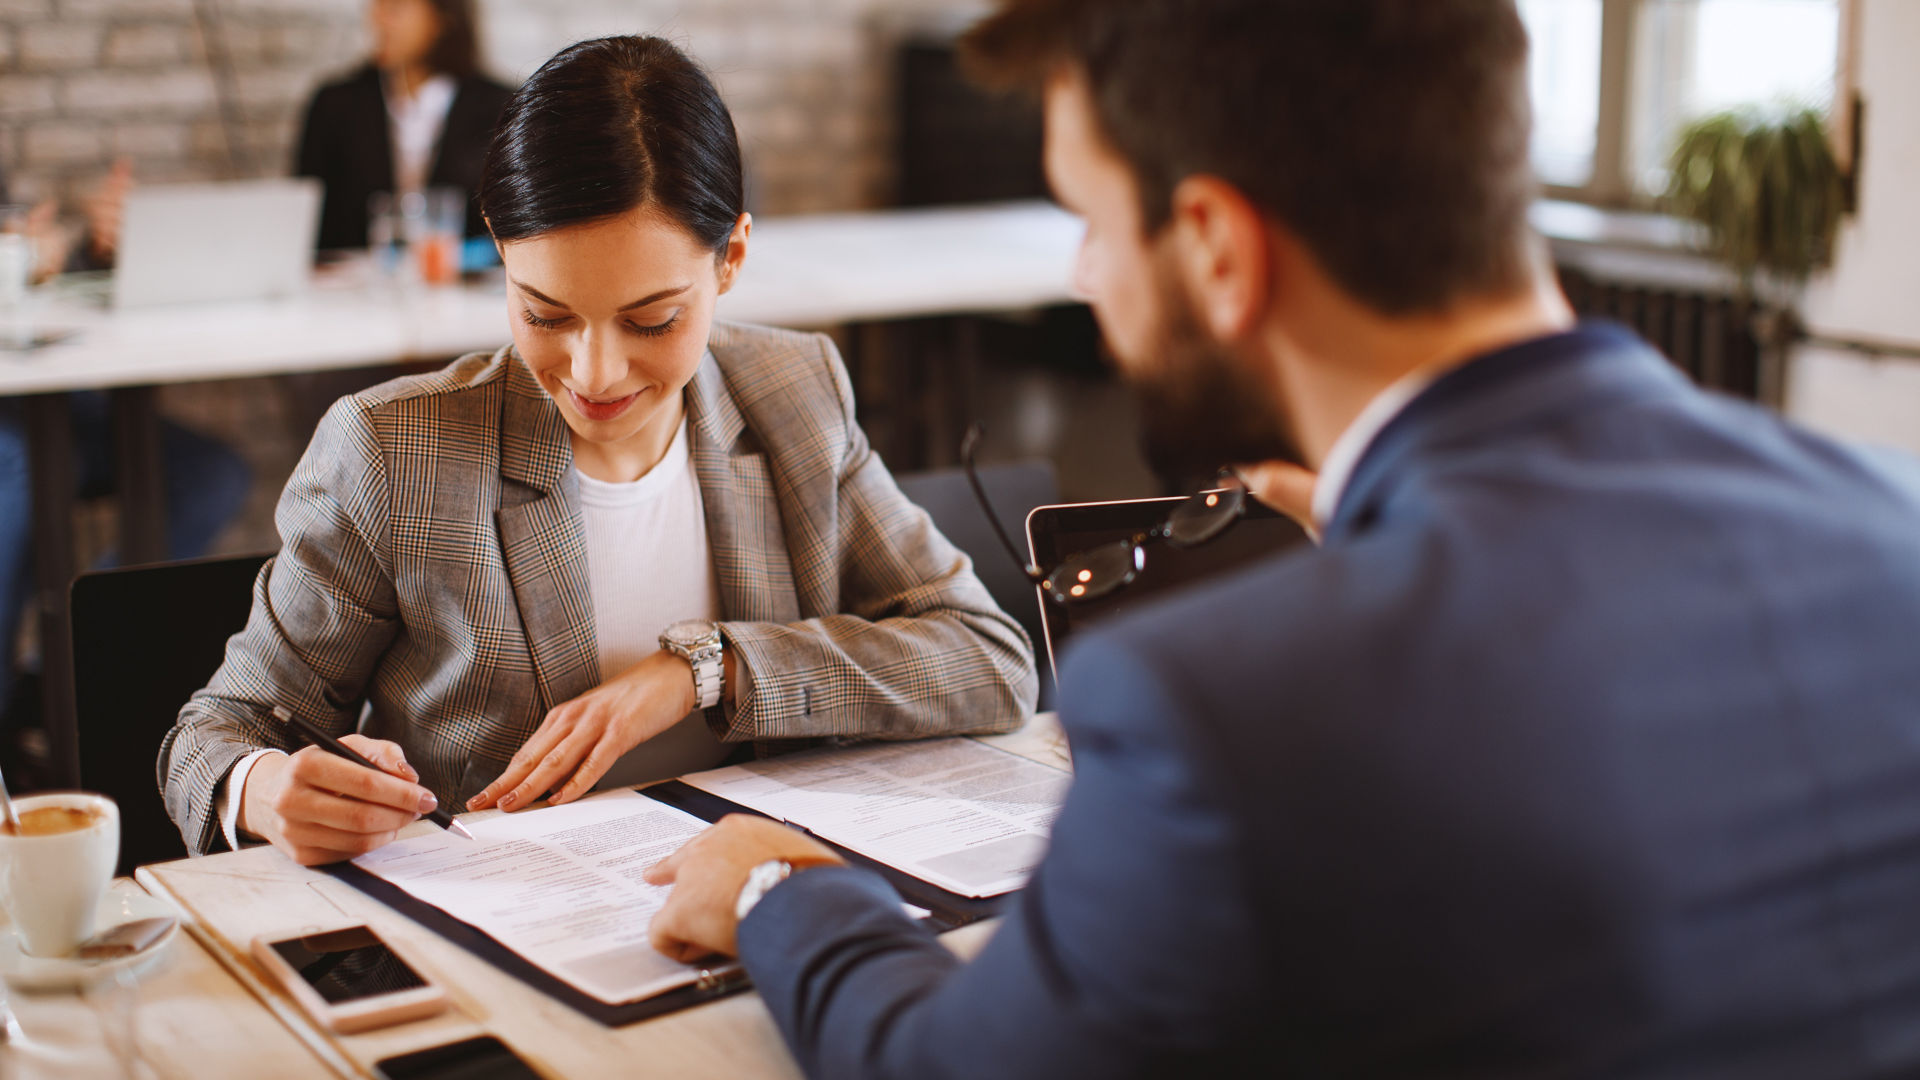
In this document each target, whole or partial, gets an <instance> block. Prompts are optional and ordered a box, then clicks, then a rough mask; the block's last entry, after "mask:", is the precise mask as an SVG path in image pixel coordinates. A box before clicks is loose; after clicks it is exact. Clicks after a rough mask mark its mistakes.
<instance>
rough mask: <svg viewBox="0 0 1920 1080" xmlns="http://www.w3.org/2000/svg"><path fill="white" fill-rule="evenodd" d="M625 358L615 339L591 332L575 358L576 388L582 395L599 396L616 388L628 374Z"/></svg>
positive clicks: (582, 341)
mask: <svg viewBox="0 0 1920 1080" xmlns="http://www.w3.org/2000/svg"><path fill="white" fill-rule="evenodd" d="M626 370H627V362H626V358H625V357H624V356H622V355H621V354H620V343H619V342H618V341H617V340H616V339H615V337H614V335H612V334H607V333H599V332H596V331H594V330H591V329H590V330H588V331H587V332H586V334H585V335H584V336H582V338H581V339H580V346H579V348H578V349H576V350H575V351H574V354H573V384H574V387H575V389H576V390H578V391H579V392H580V393H583V394H599V393H602V392H603V391H606V390H609V389H612V388H613V385H614V384H615V383H617V382H619V381H620V379H621V377H622V376H623V375H625V374H626Z"/></svg>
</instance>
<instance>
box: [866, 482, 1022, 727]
mask: <svg viewBox="0 0 1920 1080" xmlns="http://www.w3.org/2000/svg"><path fill="white" fill-rule="evenodd" d="M896 479H898V480H899V482H900V490H901V491H903V492H905V493H906V496H907V498H909V499H911V500H913V501H914V502H915V503H917V504H919V505H920V507H921V508H922V509H924V510H926V512H927V513H928V515H930V516H931V517H932V518H933V524H934V526H935V527H936V528H938V529H939V530H940V532H941V533H942V534H943V535H945V536H946V538H947V539H948V540H951V541H953V544H954V546H955V547H957V548H959V549H960V550H961V551H964V552H966V553H967V556H968V557H969V558H971V559H972V560H973V572H974V573H975V574H976V575H978V576H979V578H980V582H981V584H983V585H985V586H986V587H987V591H988V592H989V593H992V594H993V600H994V603H997V604H999V605H1000V609H1001V610H1002V611H1005V612H1006V613H1007V614H1009V615H1011V616H1013V618H1014V620H1015V621H1016V622H1018V623H1019V624H1020V627H1021V629H1023V630H1025V631H1026V632H1027V638H1028V640H1030V641H1032V642H1033V646H1034V648H1035V649H1036V650H1039V649H1042V645H1041V642H1042V641H1043V640H1044V639H1043V638H1042V637H1041V629H1040V596H1039V594H1038V593H1037V592H1035V591H1034V587H1033V583H1032V582H1030V581H1028V580H1027V579H1026V577H1025V575H1023V574H1021V573H1020V568H1019V567H1017V566H1015V565H1013V560H1011V559H1009V558H1007V552H1006V549H1005V548H1003V547H1001V546H1000V541H999V539H998V538H997V537H995V536H994V534H993V526H992V525H989V524H988V523H987V519H986V516H985V515H983V514H982V513H981V512H980V503H979V500H977V499H975V498H974V497H973V489H972V488H970V487H968V486H967V474H966V472H965V471H963V470H961V469H933V470H930V471H928V472H921V473H906V474H902V475H901V476H899V477H897V478H896ZM980 485H981V486H982V487H984V488H986V490H987V499H988V500H989V501H990V502H992V503H993V511H994V513H996V514H998V515H1000V520H1001V522H1002V523H1004V524H1005V525H1006V527H1007V531H1008V532H1010V533H1012V534H1013V540H1014V543H1016V544H1022V543H1024V542H1025V535H1026V531H1025V530H1026V521H1027V513H1028V512H1029V511H1031V510H1032V509H1033V508H1034V507H1036V506H1046V505H1047V504H1049V503H1055V502H1058V501H1060V489H1059V485H1058V484H1057V483H1056V482H1055V480H1054V474H1053V463H1052V462H1048V461H1021V462H1014V463H1012V464H1007V465H985V466H982V467H981V469H980ZM1022 555H1023V557H1024V551H1023V552H1022ZM1052 704H1053V680H1052V679H1048V678H1044V677H1043V678H1042V679H1041V680H1040V707H1041V708H1042V709H1047V708H1051V707H1052Z"/></svg>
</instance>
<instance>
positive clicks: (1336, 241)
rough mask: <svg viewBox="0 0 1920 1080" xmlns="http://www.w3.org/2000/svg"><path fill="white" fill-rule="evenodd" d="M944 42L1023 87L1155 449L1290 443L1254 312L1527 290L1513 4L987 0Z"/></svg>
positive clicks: (1406, 314) (1286, 316)
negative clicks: (1031, 95)
mask: <svg viewBox="0 0 1920 1080" xmlns="http://www.w3.org/2000/svg"><path fill="white" fill-rule="evenodd" d="M966 46H967V51H968V56H969V59H970V61H971V63H972V65H973V67H974V69H975V70H976V71H977V72H979V73H981V74H982V75H983V76H985V77H986V79H987V80H988V81H990V82H995V83H998V84H1001V85H1016V86H1018V85H1024V86H1027V87H1036V88H1042V89H1044V92H1045V105H1046V118H1047V169H1048V174H1049V177H1050V178H1051V180H1052V182H1053V185H1054V187H1055V190H1056V192H1057V194H1058V195H1059V196H1060V198H1061V200H1062V201H1063V202H1064V203H1065V204H1067V205H1068V207H1069V208H1070V209H1073V210H1075V211H1077V212H1079V213H1080V214H1082V215H1084V216H1085V217H1086V219H1087V222H1088V235H1087V240H1086V242H1085V245H1084V246H1083V248H1082V251H1081V255H1080V261H1079V265H1078V269H1077V272H1076V273H1077V279H1078V282H1077V283H1078V285H1079V287H1080V288H1081V289H1082V290H1083V291H1084V292H1085V293H1086V294H1087V296H1088V298H1089V299H1090V300H1091V301H1092V303H1093V305H1094V308H1095V311H1096V313H1097V314H1098V315H1099V317H1100V321H1101V324H1102V326H1103V327H1104V329H1105V330H1106V333H1107V337H1108V340H1109V343H1110V344H1111V345H1112V347H1113V349H1114V351H1115V353H1116V354H1117V356H1118V358H1119V360H1120V362H1121V365H1122V367H1123V368H1125V369H1126V371H1127V374H1128V376H1129V378H1130V379H1131V380H1133V381H1134V382H1135V383H1136V385H1138V386H1139V387H1140V388H1141V389H1142V391H1143V393H1144V394H1145V395H1146V397H1147V399H1148V400H1147V402H1146V405H1147V409H1146V415H1147V416H1148V418H1149V421H1150V424H1151V425H1152V426H1154V427H1156V428H1157V429H1158V431H1157V432H1156V434H1158V435H1159V436H1160V438H1159V439H1158V440H1157V441H1159V442H1161V443H1162V446H1161V447H1160V449H1161V450H1162V451H1171V452H1172V453H1171V454H1170V455H1169V457H1170V460H1171V461H1172V463H1177V464H1182V465H1190V466H1195V467H1199V468H1210V467H1212V466H1214V465H1218V464H1221V463H1223V462H1226V461H1243V460H1257V459H1260V458H1272V457H1291V456H1294V454H1295V452H1297V449H1298V447H1297V446H1296V445H1295V442H1296V440H1295V438H1294V436H1293V433H1292V432H1290V431H1288V430H1286V424H1285V422H1284V421H1283V420H1281V419H1280V415H1281V410H1279V409H1277V408H1276V404H1277V403H1278V402H1280V401H1283V400H1285V399H1286V397H1287V396H1288V394H1289V393H1290V392H1291V388H1289V387H1286V386H1282V385H1280V383H1281V382H1284V381H1285V379H1286V375H1285V374H1284V373H1280V372H1276V370H1275V367H1274V365H1273V364H1271V363H1263V362H1260V358H1259V357H1257V356H1256V355H1255V354H1262V355H1264V356H1265V357H1266V358H1268V359H1270V356H1271V353H1272V351H1273V349H1274V348H1275V347H1276V342H1275V335H1274V331H1275V329H1276V328H1278V329H1279V330H1280V331H1281V333H1280V342H1279V344H1278V347H1279V348H1280V349H1282V350H1285V349H1286V348H1288V347H1289V346H1291V347H1296V348H1302V349H1311V348H1312V347H1313V346H1314V345H1316V344H1318V343H1317V342H1312V341H1311V340H1310V339H1311V337H1312V329H1311V327H1309V326H1308V325H1307V324H1308V323H1309V322H1311V321H1312V319H1313V318H1314V317H1315V315H1316V313H1317V312H1324V311H1325V310H1326V309H1328V308H1329V307H1339V308H1342V309H1343V310H1351V311H1353V312H1355V313H1357V314H1360V315H1364V316H1368V317H1372V318H1376V319H1379V320H1388V321H1390V320H1406V319H1422V318H1432V317H1436V316H1442V315H1444V314H1445V313H1447V312H1449V311H1450V310H1452V309H1454V308H1455V307H1457V306H1459V305H1461V304H1463V303H1471V302H1474V301H1478V300H1482V299H1485V298H1488V297H1499V296H1503V295H1509V294H1514V293H1520V292H1525V291H1526V290H1528V289H1529V288H1530V287H1531V285H1532V277H1533V274H1534V272H1535V265H1534V254H1533V238H1532V234H1531V232H1530V231H1529V229H1528V227H1527V205H1528V203H1529V201H1530V199H1531V197H1532V193H1533V181H1532V175H1531V172H1530V169H1529V167H1528V162H1527V141H1528V133H1529V126H1530V124H1529V112H1528V104H1527V80H1526V51H1527V43H1526V33H1525V30H1524V28H1523V27H1522V25H1521V23H1520V19H1519V15H1518V13H1517V12H1516V10H1515V9H1514V6H1513V3H1512V0H1008V2H1007V3H1006V4H1005V5H1004V6H1003V7H1002V9H1001V10H1000V11H999V12H998V13H997V14H996V15H994V16H992V17H990V18H989V19H988V20H987V21H985V22H984V23H982V24H981V25H980V26H979V27H977V28H976V29H975V30H974V31H973V33H972V34H971V35H970V36H969V38H968V40H967V43H966ZM1289 339H1291V340H1289ZM1258 342H1264V345H1263V346H1262V347H1261V348H1256V343H1258ZM1173 441H1177V442H1179V443H1180V444H1181V445H1178V446H1172V445H1167V444H1168V443H1169V442H1173Z"/></svg>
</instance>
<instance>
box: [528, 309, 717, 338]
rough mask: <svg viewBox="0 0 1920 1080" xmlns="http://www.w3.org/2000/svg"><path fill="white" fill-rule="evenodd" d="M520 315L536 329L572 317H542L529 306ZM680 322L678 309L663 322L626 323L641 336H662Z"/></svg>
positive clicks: (554, 327)
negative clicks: (648, 323) (647, 323)
mask: <svg viewBox="0 0 1920 1080" xmlns="http://www.w3.org/2000/svg"><path fill="white" fill-rule="evenodd" d="M520 317H521V318H522V319H524V320H526V323H527V325H528V326H531V327H533V328H535V329H536V330H558V329H559V328H560V327H562V326H564V325H566V323H567V322H568V321H569V320H570V319H571V316H567V315H562V316H560V317H559V318H555V319H546V318H542V317H540V316H538V315H535V314H534V313H533V312H532V310H530V309H528V308H521V309H520ZM679 323H680V313H679V312H677V311H676V312H674V313H673V315H672V317H671V318H669V319H667V321H666V322H663V323H654V324H651V325H646V324H641V323H636V322H632V321H629V322H628V323H627V324H626V326H627V329H628V330H630V331H632V332H633V333H636V334H639V335H640V336H641V337H660V336H661V335H663V334H670V333H672V332H673V328H674V327H675V326H677V325H679Z"/></svg>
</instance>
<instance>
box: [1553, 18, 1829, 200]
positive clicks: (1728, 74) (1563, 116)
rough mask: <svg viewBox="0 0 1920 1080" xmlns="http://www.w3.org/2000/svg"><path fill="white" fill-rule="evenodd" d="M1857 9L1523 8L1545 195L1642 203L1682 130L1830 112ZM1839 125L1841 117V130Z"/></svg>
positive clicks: (1661, 181)
mask: <svg viewBox="0 0 1920 1080" xmlns="http://www.w3.org/2000/svg"><path fill="white" fill-rule="evenodd" d="M1851 2H1852V0H1520V14H1521V17H1522V19H1524V20H1525V22H1526V24H1527V31H1528V33H1529V35H1530V36H1531V37H1532V39H1533V40H1532V69H1531V71H1530V72H1529V81H1530V85H1531V88H1532V92H1533V101H1534V139H1533V161H1534V168H1535V171H1536V172H1538V174H1539V176H1540V180H1541V182H1542V184H1544V185H1545V186H1546V188H1547V190H1548V192H1549V194H1552V195H1556V196H1559V197H1565V198H1576V199H1582V200H1585V201H1589V202H1597V203H1605V204H1614V205H1620V204H1628V203H1634V202H1644V201H1646V200H1648V199H1649V198H1651V197H1652V196H1654V195H1656V194H1658V193H1659V192H1660V191H1661V190H1662V189H1663V188H1664V187H1665V186H1666V169H1665V164H1666V157H1667V152H1668V150H1669V149H1670V148H1671V147H1672V145H1673V141H1674V139H1675V137H1676V136H1677V135H1678V134H1679V132H1680V129H1681V128H1682V127H1683V126H1685V125H1686V124H1687V123H1688V122H1689V121H1691V120H1693V119H1695V118H1696V117H1699V116H1701V115H1704V114H1706V113H1709V112H1714V111H1717V110H1720V109H1725V108H1729V107H1733V106H1739V105H1762V106H1767V105H1784V104H1789V103H1803V104H1806V105H1811V106H1813V107H1815V108H1821V109H1829V110H1830V109H1831V108H1832V106H1833V103H1834V102H1835V100H1836V99H1837V98H1839V99H1844V96H1843V94H1842V93H1841V91H1840V89H1839V84H1840V81H1841V80H1840V75H1841V72H1842V70H1843V65H1842V62H1841V54H1842V47H1843V42H1844V39H1845V27H1846V25H1847V21H1848V16H1849V15H1850V12H1849V11H1848V5H1849V4H1850V3H1851ZM1842 119H1843V120H1844V117H1843V118H1842Z"/></svg>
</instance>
